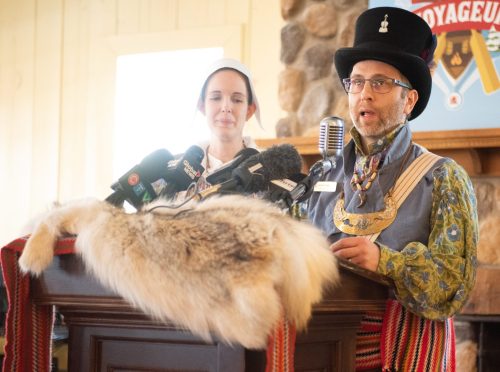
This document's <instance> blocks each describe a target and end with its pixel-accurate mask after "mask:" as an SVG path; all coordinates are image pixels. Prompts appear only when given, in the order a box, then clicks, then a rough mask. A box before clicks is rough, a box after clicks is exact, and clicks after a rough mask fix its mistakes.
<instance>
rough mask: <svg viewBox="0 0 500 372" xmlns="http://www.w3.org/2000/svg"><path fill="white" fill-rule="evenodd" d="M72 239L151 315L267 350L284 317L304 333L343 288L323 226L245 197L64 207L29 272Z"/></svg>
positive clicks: (33, 254)
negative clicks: (332, 287) (329, 291)
mask: <svg viewBox="0 0 500 372" xmlns="http://www.w3.org/2000/svg"><path fill="white" fill-rule="evenodd" d="M162 203H163V204H165V203H166V202H165V201H161V200H160V201H157V202H155V203H154V204H153V205H149V206H147V209H151V208H152V207H154V206H155V204H156V205H159V204H162ZM65 233H69V234H76V235H77V238H76V243H75V247H76V250H77V252H78V253H79V254H81V256H82V257H83V261H84V262H85V265H86V267H87V268H88V270H89V271H90V273H91V274H93V275H94V276H95V277H97V279H98V280H99V281H100V282H101V283H102V284H103V285H105V286H106V287H109V288H111V289H113V290H114V291H116V292H117V293H118V294H119V295H121V296H122V297H123V298H125V299H126V300H128V301H129V302H131V303H132V304H133V305H135V306H137V307H138V308H140V309H142V310H143V311H144V312H145V313H146V314H149V315H150V316H151V317H153V318H155V319H158V320H160V321H170V322H173V323H174V324H176V325H178V326H181V327H185V328H187V329H189V330H190V331H192V332H193V333H195V334H198V335H200V336H201V337H203V338H205V339H207V340H209V339H210V334H211V332H212V333H213V334H214V335H217V336H218V337H219V338H220V339H222V340H223V341H225V342H227V343H230V344H231V343H237V344H241V345H243V346H244V347H247V348H263V347H265V345H266V342H267V337H268V336H269V334H270V332H271V331H272V329H273V327H274V326H276V324H277V322H278V321H279V320H280V318H281V316H282V314H283V312H284V314H285V315H286V317H287V318H288V320H289V321H291V322H292V323H293V324H295V326H296V327H297V329H299V330H301V329H303V328H305V327H306V325H307V321H308V319H309V318H310V315H311V307H312V305H313V304H314V303H316V302H318V301H320V300H321V296H322V291H323V290H324V288H325V286H326V285H328V284H335V283H337V281H338V270H337V265H336V261H335V258H334V256H333V254H331V252H330V250H329V249H328V244H327V241H326V239H325V237H324V236H323V234H322V233H321V232H320V231H319V230H318V229H316V228H315V227H313V226H312V225H310V224H309V223H307V222H300V221H297V220H294V219H292V218H290V217H288V216H285V215H283V214H282V213H281V211H279V210H278V209H277V208H276V207H274V206H273V205H271V204H268V203H267V202H265V201H262V200H259V199H255V198H250V197H245V196H240V195H233V196H222V197H212V198H209V199H207V200H206V201H203V202H200V203H194V204H191V205H190V206H188V207H184V209H183V210H182V211H179V210H178V209H175V210H171V209H167V208H161V209H155V210H154V211H152V212H140V213H136V214H128V213H125V212H124V211H123V210H121V209H119V208H116V207H113V206H111V205H110V204H108V203H106V202H103V201H99V200H95V199H86V200H81V201H74V202H70V203H67V204H63V205H61V206H59V207H57V208H56V209H54V210H53V211H51V212H49V213H48V214H46V215H45V216H44V218H43V219H42V220H41V221H40V222H39V223H38V224H37V225H36V227H35V229H34V231H33V233H32V234H31V236H30V238H29V239H28V241H27V243H26V246H25V249H24V251H23V253H22V255H21V257H20V259H19V264H20V267H21V269H22V270H23V271H24V272H30V273H32V274H35V275H39V274H40V273H41V272H42V271H43V270H44V269H45V268H46V267H47V266H48V265H49V264H50V263H51V261H52V256H53V247H54V245H55V242H56V239H57V238H58V237H59V236H61V235H63V234H65Z"/></svg>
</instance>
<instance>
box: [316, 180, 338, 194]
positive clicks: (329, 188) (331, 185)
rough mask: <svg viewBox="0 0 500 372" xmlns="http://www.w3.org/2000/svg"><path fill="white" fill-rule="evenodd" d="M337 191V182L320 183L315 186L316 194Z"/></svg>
mask: <svg viewBox="0 0 500 372" xmlns="http://www.w3.org/2000/svg"><path fill="white" fill-rule="evenodd" d="M336 190H337V182H331V181H319V182H317V183H316V185H314V192H335V191H336Z"/></svg>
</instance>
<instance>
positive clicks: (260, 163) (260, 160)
mask: <svg viewBox="0 0 500 372" xmlns="http://www.w3.org/2000/svg"><path fill="white" fill-rule="evenodd" d="M301 169H302V158H301V156H300V154H299V153H298V152H297V150H296V149H295V147H294V146H293V145H290V144H282V145H274V146H272V147H270V148H269V149H267V150H265V151H263V152H261V153H259V154H257V155H254V156H251V157H250V158H248V159H247V160H245V161H244V162H243V163H242V164H241V165H240V166H239V167H238V168H236V169H235V170H234V171H233V177H236V178H238V179H240V184H241V185H242V186H243V188H244V189H245V191H247V192H258V191H263V190H266V189H267V188H268V186H269V182H271V180H274V179H279V178H287V177H288V176H289V175H292V174H296V173H300V170H301Z"/></svg>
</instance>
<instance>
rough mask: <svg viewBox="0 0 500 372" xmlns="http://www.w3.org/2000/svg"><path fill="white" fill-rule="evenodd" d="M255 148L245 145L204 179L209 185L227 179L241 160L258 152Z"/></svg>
mask: <svg viewBox="0 0 500 372" xmlns="http://www.w3.org/2000/svg"><path fill="white" fill-rule="evenodd" d="M258 153H259V151H258V150H257V149H254V148H251V147H246V148H244V149H242V150H241V151H239V152H238V153H237V154H236V155H235V156H234V158H233V159H232V160H231V161H229V162H227V163H226V164H224V165H223V166H222V167H220V168H219V169H217V170H216V171H215V172H213V173H211V174H210V175H208V176H207V178H206V181H207V182H208V183H209V184H211V185H216V184H219V183H222V182H225V181H228V180H229V179H230V178H231V177H232V173H233V170H234V169H235V168H236V167H238V166H239V165H240V164H241V163H242V162H243V161H245V160H246V159H248V158H249V157H250V156H252V155H256V154H258Z"/></svg>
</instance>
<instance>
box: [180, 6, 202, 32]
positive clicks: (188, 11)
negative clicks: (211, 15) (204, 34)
mask: <svg viewBox="0 0 500 372" xmlns="http://www.w3.org/2000/svg"><path fill="white" fill-rule="evenodd" d="M208 5H209V4H208V1H206V0H203V1H200V0H182V1H179V8H178V12H179V14H178V20H179V23H178V28H179V29H188V28H201V27H205V26H207V25H208V24H209V23H210V21H209V19H208V17H207V15H208V9H209V6H208Z"/></svg>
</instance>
